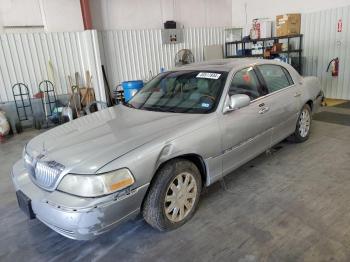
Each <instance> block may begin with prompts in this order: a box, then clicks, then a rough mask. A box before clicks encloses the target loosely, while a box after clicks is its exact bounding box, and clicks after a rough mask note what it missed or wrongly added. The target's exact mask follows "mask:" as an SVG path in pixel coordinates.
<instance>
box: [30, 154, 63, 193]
mask: <svg viewBox="0 0 350 262" xmlns="http://www.w3.org/2000/svg"><path fill="white" fill-rule="evenodd" d="M24 162H25V166H26V168H27V170H28V172H29V174H30V176H31V178H32V180H33V182H34V183H35V184H37V185H38V186H40V187H43V188H45V189H53V188H52V187H53V186H54V185H55V183H56V181H57V179H58V177H59V175H60V174H61V172H62V171H63V170H64V166H63V165H61V164H60V163H57V162H56V161H43V160H40V159H35V158H32V157H30V156H29V155H28V154H26V155H25V157H24Z"/></svg>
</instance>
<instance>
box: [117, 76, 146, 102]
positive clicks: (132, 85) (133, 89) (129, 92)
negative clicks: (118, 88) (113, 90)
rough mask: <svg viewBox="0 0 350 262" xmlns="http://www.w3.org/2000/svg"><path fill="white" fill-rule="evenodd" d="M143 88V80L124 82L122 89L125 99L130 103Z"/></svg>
mask: <svg viewBox="0 0 350 262" xmlns="http://www.w3.org/2000/svg"><path fill="white" fill-rule="evenodd" d="M142 87H143V81H142V80H133V81H124V82H122V88H123V90H124V99H125V101H126V102H128V101H129V100H130V99H131V98H132V97H133V96H134V95H135V94H136V93H137V92H138V91H139V90H140V89H141V88H142Z"/></svg>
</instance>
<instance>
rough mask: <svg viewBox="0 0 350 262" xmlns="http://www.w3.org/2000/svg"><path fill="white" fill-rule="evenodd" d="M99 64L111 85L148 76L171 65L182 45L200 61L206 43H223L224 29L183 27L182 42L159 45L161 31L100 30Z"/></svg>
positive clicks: (160, 42)
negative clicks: (100, 61) (103, 66)
mask: <svg viewBox="0 0 350 262" xmlns="http://www.w3.org/2000/svg"><path fill="white" fill-rule="evenodd" d="M99 38H100V47H101V49H102V52H101V57H102V63H103V64H104V65H105V67H106V71H107V76H108V80H109V83H110V84H111V85H112V86H115V85H117V84H118V83H120V82H121V81H125V80H134V79H147V78H149V77H150V71H151V72H152V74H153V75H155V74H157V73H159V72H160V68H162V67H163V68H165V69H170V68H172V67H174V65H175V64H174V57H175V54H176V53H177V51H179V50H180V49H183V48H188V49H191V51H192V53H193V55H194V57H195V61H196V62H198V61H202V60H203V47H204V46H205V45H213V44H222V45H223V44H224V42H225V32H224V28H188V29H184V42H183V43H181V44H175V45H174V44H166V45H163V44H162V38H161V30H160V29H159V30H158V29H149V30H147V29H146V30H116V31H102V32H99Z"/></svg>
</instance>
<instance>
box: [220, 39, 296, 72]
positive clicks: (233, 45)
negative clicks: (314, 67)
mask: <svg viewBox="0 0 350 262" xmlns="http://www.w3.org/2000/svg"><path fill="white" fill-rule="evenodd" d="M294 39H296V40H297V42H298V44H297V45H298V48H295V49H290V44H291V42H292V41H295V40H294ZM302 39H303V35H301V34H300V35H291V36H280V37H268V38H260V39H256V40H248V41H234V42H226V43H225V54H226V58H243V57H261V58H263V57H264V51H265V48H266V44H267V42H271V41H273V42H274V43H280V41H282V40H287V47H288V49H287V50H285V51H279V52H274V53H271V54H272V55H279V54H286V55H287V57H288V60H289V58H291V57H295V56H293V54H295V55H296V58H297V61H298V62H297V64H293V63H292V65H293V66H294V68H295V69H296V70H297V71H298V72H299V73H301V72H302V52H303V49H302ZM258 42H262V52H263V53H262V54H248V55H244V54H243V55H238V50H242V51H243V52H245V51H246V50H247V46H248V45H249V44H256V43H258ZM231 50H234V51H235V52H234V54H232V51H231ZM248 50H249V49H248ZM230 51H231V52H230Z"/></svg>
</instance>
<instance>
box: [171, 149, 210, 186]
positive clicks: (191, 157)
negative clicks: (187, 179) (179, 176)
mask: <svg viewBox="0 0 350 262" xmlns="http://www.w3.org/2000/svg"><path fill="white" fill-rule="evenodd" d="M177 158H183V159H186V160H188V161H191V162H192V163H193V164H195V165H196V166H197V168H198V170H199V173H200V174H201V177H202V185H205V183H206V182H207V168H206V166H205V163H204V160H203V158H202V157H201V156H199V155H196V154H187V155H182V156H179V157H177Z"/></svg>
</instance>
